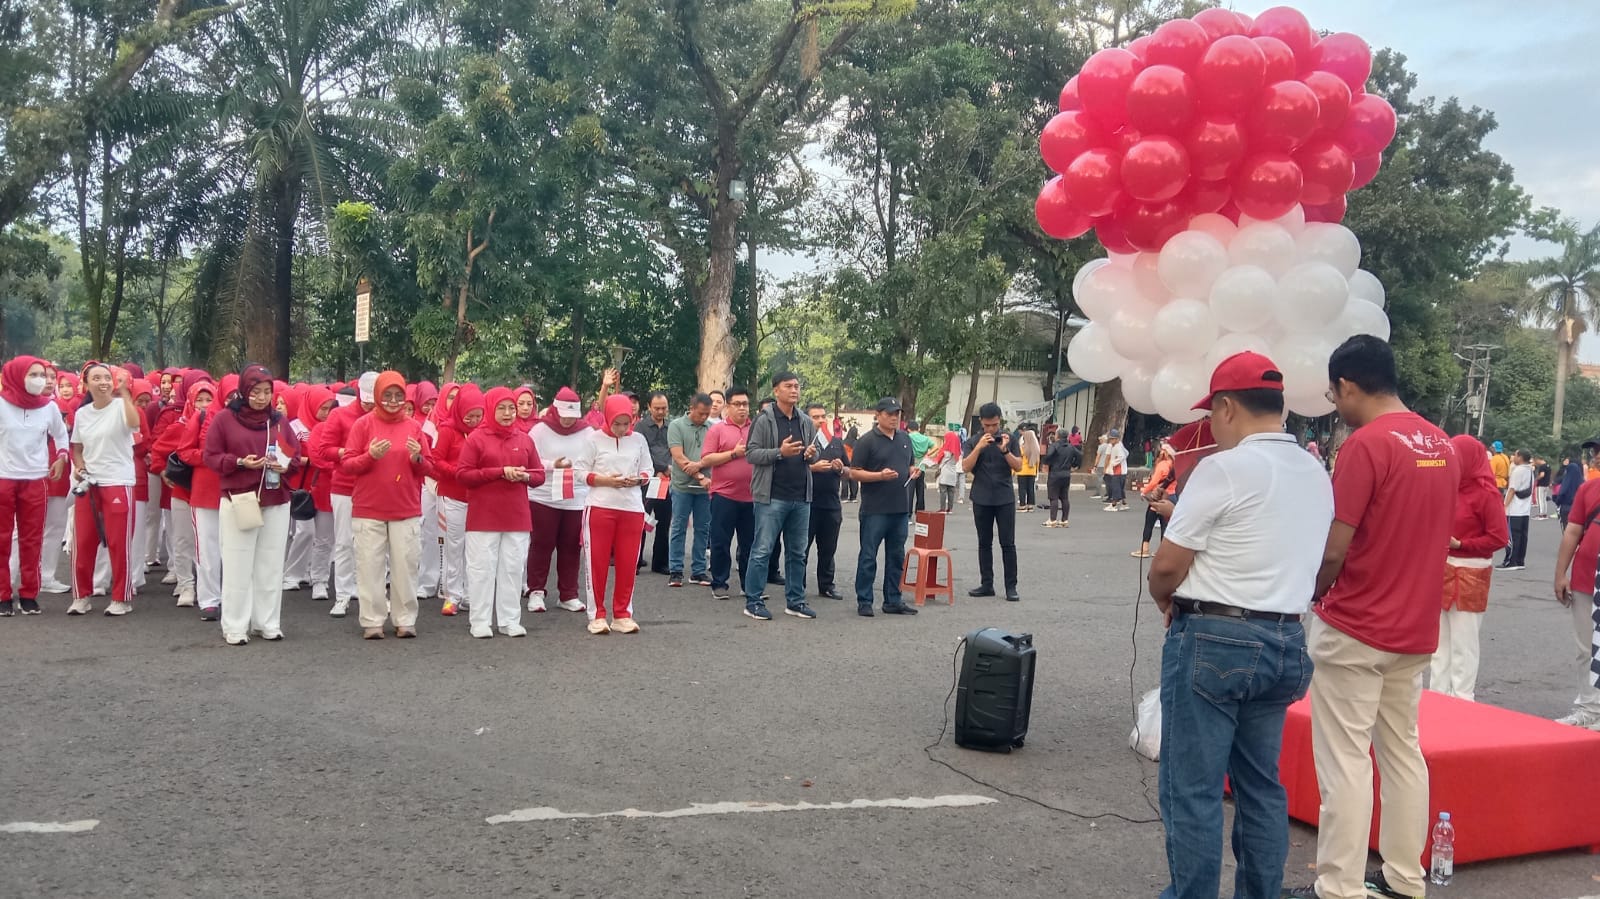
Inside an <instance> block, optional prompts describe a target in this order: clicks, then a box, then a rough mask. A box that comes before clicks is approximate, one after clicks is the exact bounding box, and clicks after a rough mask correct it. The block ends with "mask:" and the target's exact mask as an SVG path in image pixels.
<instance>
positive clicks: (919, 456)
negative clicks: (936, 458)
mask: <svg viewBox="0 0 1600 899" xmlns="http://www.w3.org/2000/svg"><path fill="white" fill-rule="evenodd" d="M906 436H908V437H910V438H911V465H912V467H916V466H919V465H921V464H922V460H923V459H926V458H928V451H929V450H932V449H933V438H932V437H929V436H928V435H927V434H924V433H922V424H921V423H920V422H917V421H910V422H907V423H906ZM926 480H927V479H926V478H912V479H911V486H910V487H908V488H907V489H908V490H910V491H911V500H912V504H911V509H912V513H913V514H912V517H916V516H915V513H917V512H921V511H922V510H923V509H925V508H927V503H926V502H925V501H924V499H925V496H926V488H925V487H924V486H923V482H924V481H926Z"/></svg>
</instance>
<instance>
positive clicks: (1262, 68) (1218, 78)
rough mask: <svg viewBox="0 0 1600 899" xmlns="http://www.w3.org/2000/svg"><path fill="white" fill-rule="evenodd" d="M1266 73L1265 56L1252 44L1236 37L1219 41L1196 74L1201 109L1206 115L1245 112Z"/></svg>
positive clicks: (1209, 48)
mask: <svg viewBox="0 0 1600 899" xmlns="http://www.w3.org/2000/svg"><path fill="white" fill-rule="evenodd" d="M1211 11H1212V10H1206V12H1211ZM1216 12H1220V13H1227V12H1228V11H1227V10H1225V9H1218V10H1216ZM1230 15H1231V14H1230ZM1235 24H1237V22H1236V23H1235ZM1266 70H1267V57H1266V54H1264V53H1262V52H1261V48H1260V47H1258V46H1256V44H1255V42H1254V41H1252V40H1250V39H1249V38H1247V37H1244V36H1243V35H1238V34H1235V35H1229V36H1227V37H1224V38H1221V39H1219V40H1218V41H1217V42H1216V43H1214V44H1212V45H1211V46H1210V47H1208V48H1206V52H1205V55H1204V56H1202V57H1201V58H1200V66H1199V68H1197V69H1196V70H1195V75H1194V80H1195V87H1196V88H1198V90H1199V95H1200V108H1201V109H1202V110H1204V111H1206V112H1227V113H1234V114H1238V113H1241V112H1244V111H1245V109H1247V108H1248V107H1249V105H1250V102H1251V101H1252V100H1254V99H1255V98H1256V95H1257V94H1259V93H1261V88H1262V86H1263V85H1265V84H1266Z"/></svg>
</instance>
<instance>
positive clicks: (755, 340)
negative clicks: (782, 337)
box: [745, 184, 761, 379]
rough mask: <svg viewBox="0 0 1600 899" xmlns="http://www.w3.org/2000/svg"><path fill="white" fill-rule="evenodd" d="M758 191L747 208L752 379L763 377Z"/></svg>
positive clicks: (748, 323)
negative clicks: (757, 246) (758, 258)
mask: <svg viewBox="0 0 1600 899" xmlns="http://www.w3.org/2000/svg"><path fill="white" fill-rule="evenodd" d="M755 194H756V191H755V185H753V184H752V185H751V186H750V194H749V197H750V200H749V202H748V203H747V204H746V208H745V276H746V277H747V278H749V282H748V283H749V284H750V290H749V305H748V309H747V311H748V313H749V318H750V320H749V322H747V325H748V332H747V336H746V337H745V339H746V340H747V341H749V347H748V350H747V351H748V352H749V354H750V377H751V378H752V379H754V378H757V377H759V376H760V375H761V279H760V278H759V277H758V275H757V272H756V195H755Z"/></svg>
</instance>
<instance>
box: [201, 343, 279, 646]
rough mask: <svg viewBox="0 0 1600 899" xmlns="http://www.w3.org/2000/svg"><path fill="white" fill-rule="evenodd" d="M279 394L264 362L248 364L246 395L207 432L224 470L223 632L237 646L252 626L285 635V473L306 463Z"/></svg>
mask: <svg viewBox="0 0 1600 899" xmlns="http://www.w3.org/2000/svg"><path fill="white" fill-rule="evenodd" d="M275 394H276V391H275V389H274V385H273V383H272V375H271V373H269V372H268V371H267V369H266V368H265V367H264V366H261V365H248V366H245V369H244V371H243V372H241V373H240V374H239V392H238V395H237V396H235V397H234V398H233V399H232V400H231V401H230V402H229V403H228V406H227V408H225V409H223V410H222V411H221V412H218V413H217V415H216V417H215V418H214V419H213V421H212V424H211V427H210V428H209V429H208V430H207V433H206V447H205V463H206V467H207V468H210V469H211V470H212V471H214V472H216V473H217V477H218V487H219V490H220V493H221V500H220V506H219V509H218V524H219V527H220V531H221V550H222V638H223V639H224V640H226V641H227V642H228V643H229V645H232V646H242V645H244V644H245V643H249V642H250V635H251V634H252V633H254V634H259V635H260V636H261V639H263V640H282V639H283V632H282V630H280V628H279V617H280V613H281V610H282V608H283V554H284V551H285V549H286V548H287V547H288V542H289V488H288V486H287V484H286V482H285V479H286V478H290V477H293V476H294V474H295V473H296V472H297V471H298V470H299V468H300V458H299V456H300V441H299V440H298V439H296V438H295V435H294V430H293V429H291V428H289V427H288V425H287V422H286V421H285V419H284V416H283V414H282V413H281V412H279V411H278V410H277V409H275V408H274V405H275V403H276V399H277V397H276V395H275ZM252 494H253V495H252Z"/></svg>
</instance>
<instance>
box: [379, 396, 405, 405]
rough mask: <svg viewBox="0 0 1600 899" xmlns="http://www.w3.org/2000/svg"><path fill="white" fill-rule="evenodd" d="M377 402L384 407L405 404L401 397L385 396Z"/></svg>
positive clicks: (403, 398)
mask: <svg viewBox="0 0 1600 899" xmlns="http://www.w3.org/2000/svg"><path fill="white" fill-rule="evenodd" d="M378 402H380V403H382V404H384V405H385V406H404V405H405V404H406V398H405V397H403V396H386V397H383V398H382V399H380V400H378Z"/></svg>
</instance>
